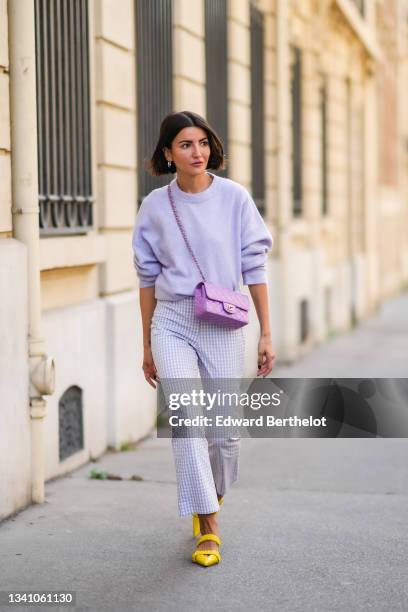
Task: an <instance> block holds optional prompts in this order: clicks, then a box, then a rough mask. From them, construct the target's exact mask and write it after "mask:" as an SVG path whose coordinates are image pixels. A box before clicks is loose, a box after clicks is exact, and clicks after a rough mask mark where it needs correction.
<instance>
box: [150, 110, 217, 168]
mask: <svg viewBox="0 0 408 612" xmlns="http://www.w3.org/2000/svg"><path fill="white" fill-rule="evenodd" d="M186 127H199V128H202V129H203V130H204V131H205V132H206V134H207V138H208V141H209V143H210V150H211V154H210V157H209V158H208V164H207V168H209V169H212V170H220V169H224V168H225V157H224V149H223V147H222V144H221V140H220V138H219V136H218V135H217V133H216V132H215V130H213V128H212V127H211V126H210V125H209V124H208V123H207V121H206V120H205V119H204V118H203V117H201V116H200V115H197V114H196V113H193V112H192V111H182V112H180V113H170V114H169V115H167V116H166V117H165V118H164V119H163V121H162V124H161V126H160V134H159V141H158V143H157V145H156V148H155V150H154V153H153V157H152V159H150V160H149V161H147V162H146V170H147V171H148V172H150V174H153V175H154V176H160V175H161V174H169V173H173V174H174V173H175V172H176V166H175V164H174V163H173V162H172V163H171V166H170V167H169V166H168V164H167V159H166V158H165V156H164V152H163V148H164V147H167V148H168V149H171V143H172V142H173V140H174V139H175V137H176V136H177V134H178V133H179V132H180V131H181V130H182V129H184V128H186Z"/></svg>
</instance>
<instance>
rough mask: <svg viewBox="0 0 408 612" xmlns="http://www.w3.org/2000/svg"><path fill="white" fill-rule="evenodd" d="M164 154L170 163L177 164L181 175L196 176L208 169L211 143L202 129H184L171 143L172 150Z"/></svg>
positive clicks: (165, 150) (165, 151)
mask: <svg viewBox="0 0 408 612" xmlns="http://www.w3.org/2000/svg"><path fill="white" fill-rule="evenodd" d="M164 154H165V156H166V159H167V160H168V161H173V162H174V163H175V165H176V170H177V172H178V173H179V174H189V175H191V176H195V175H197V174H202V173H203V172H205V169H206V168H207V165H208V159H209V157H210V155H211V149H210V142H209V140H208V137H207V134H206V132H205V130H203V129H202V128H199V127H187V128H183V129H182V130H180V132H179V133H178V134H177V136H176V137H175V138H174V140H173V142H172V143H171V149H167V148H165V149H164Z"/></svg>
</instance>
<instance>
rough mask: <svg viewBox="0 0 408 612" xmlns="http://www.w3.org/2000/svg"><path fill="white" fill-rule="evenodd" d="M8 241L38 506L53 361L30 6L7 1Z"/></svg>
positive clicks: (26, 1)
mask: <svg viewBox="0 0 408 612" xmlns="http://www.w3.org/2000/svg"><path fill="white" fill-rule="evenodd" d="M7 9H8V26H9V52H10V119H11V134H10V136H11V185H12V218H13V236H14V238H16V239H17V240H19V241H20V242H23V243H24V244H25V245H26V248H27V274H28V279H27V280H28V360H29V374H30V380H29V412H30V419H31V470H32V471H31V487H32V489H31V498H32V501H33V502H34V503H43V502H44V480H45V470H44V441H43V430H44V417H45V415H46V402H45V399H44V398H43V395H51V394H52V393H53V392H54V360H53V359H52V358H50V357H47V355H46V354H45V346H44V338H43V336H42V329H41V295H40V235H39V206H38V169H37V117H36V103H35V100H36V80H35V20H34V0H8V4H7Z"/></svg>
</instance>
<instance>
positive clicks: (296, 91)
mask: <svg viewBox="0 0 408 612" xmlns="http://www.w3.org/2000/svg"><path fill="white" fill-rule="evenodd" d="M291 98H292V194H293V207H292V210H293V214H294V215H301V214H302V53H301V50H300V49H299V48H297V47H294V48H293V63H292V75H291Z"/></svg>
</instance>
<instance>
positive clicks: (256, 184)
mask: <svg viewBox="0 0 408 612" xmlns="http://www.w3.org/2000/svg"><path fill="white" fill-rule="evenodd" d="M251 133H252V195H253V199H254V202H255V203H256V205H257V207H258V209H259V211H260V212H261V213H263V212H264V210H265V167H264V163H265V137H264V134H265V121H264V23H263V14H262V12H261V11H260V10H259V9H257V8H256V7H254V6H253V5H252V4H251Z"/></svg>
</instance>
